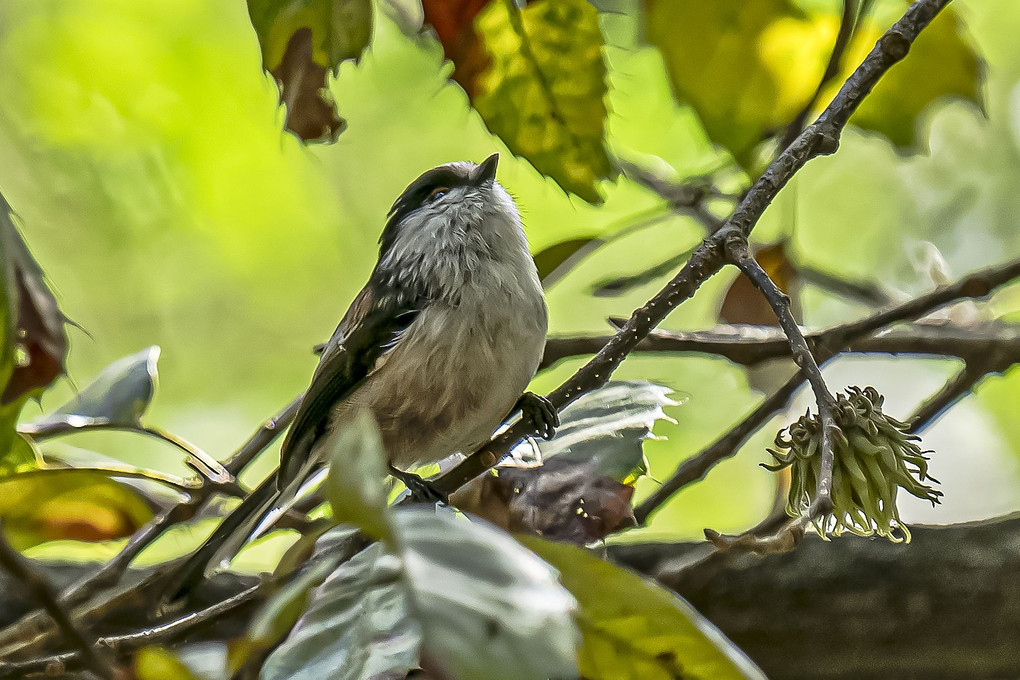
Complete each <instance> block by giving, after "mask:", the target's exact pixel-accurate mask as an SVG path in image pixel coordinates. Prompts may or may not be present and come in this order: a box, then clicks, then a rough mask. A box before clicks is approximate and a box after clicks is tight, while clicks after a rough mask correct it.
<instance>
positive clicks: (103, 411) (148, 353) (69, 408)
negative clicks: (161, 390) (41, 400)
mask: <svg viewBox="0 0 1020 680" xmlns="http://www.w3.org/2000/svg"><path fill="white" fill-rule="evenodd" d="M159 352H160V349H159V347H158V346H156V345H153V346H152V347H149V348H147V349H143V350H142V351H141V352H137V353H135V354H131V355H129V356H126V357H123V358H121V359H118V360H117V361H114V362H113V363H112V364H110V365H109V366H107V367H106V368H104V369H103V370H102V371H101V372H100V373H99V375H98V376H96V379H95V380H93V381H92V383H91V384H89V386H88V387H86V388H85V389H83V390H82V391H81V392H79V393H78V394H77V395H75V397H74V399H72V400H71V401H69V402H68V403H66V404H64V405H63V406H61V407H60V408H58V409H57V410H56V411H54V412H53V413H51V414H49V415H47V416H43V417H42V418H39V419H38V420H34V421H32V422H31V423H26V424H23V425H21V426H20V428H19V430H20V431H21V432H23V433H24V434H27V435H29V436H31V437H32V438H34V439H45V438H48V437H54V436H57V435H60V434H64V433H66V432H69V431H71V430H75V429H78V428H83V427H94V426H96V425H110V426H114V427H118V426H120V427H137V426H140V425H141V420H142V416H143V415H145V412H146V410H148V408H149V404H150V403H151V402H152V397H153V395H154V394H155V391H156V379H157V375H158V372H157V368H156V362H157V361H158V360H159Z"/></svg>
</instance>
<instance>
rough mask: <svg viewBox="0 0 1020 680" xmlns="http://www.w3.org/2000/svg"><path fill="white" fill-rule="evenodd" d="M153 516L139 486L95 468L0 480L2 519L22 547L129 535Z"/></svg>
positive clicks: (9, 534)
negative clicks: (56, 541)
mask: <svg viewBox="0 0 1020 680" xmlns="http://www.w3.org/2000/svg"><path fill="white" fill-rule="evenodd" d="M152 515H153V512H152V507H151V506H150V505H149V503H148V502H147V501H146V500H145V499H144V498H143V497H142V496H141V494H140V493H139V492H138V491H137V490H135V489H133V488H131V487H129V486H126V485H124V484H121V483H119V482H116V481H114V480H112V479H110V478H108V477H107V476H105V475H104V474H102V473H99V472H95V471H93V470H84V469H80V470H76V469H72V468H64V469H42V470H31V471H29V472H23V473H20V474H15V475H13V476H11V477H7V478H5V479H2V480H0V518H2V520H3V523H4V529H5V530H6V532H7V538H8V540H10V542H11V544H12V545H14V547H15V548H17V549H19V550H25V549H26V548H30V547H32V546H34V545H37V544H39V543H42V542H44V541H51V540H56V539H76V540H82V541H102V540H108V539H113V538H122V537H124V536H130V535H131V534H133V533H134V532H135V531H137V530H138V528H139V527H141V526H142V525H143V524H145V523H146V522H148V521H149V520H150V519H152Z"/></svg>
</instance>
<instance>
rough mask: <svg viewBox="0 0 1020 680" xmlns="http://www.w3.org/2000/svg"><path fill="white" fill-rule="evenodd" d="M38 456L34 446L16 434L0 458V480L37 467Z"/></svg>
mask: <svg viewBox="0 0 1020 680" xmlns="http://www.w3.org/2000/svg"><path fill="white" fill-rule="evenodd" d="M39 460H40V454H39V452H38V451H37V450H36V448H35V445H34V444H33V443H32V442H31V441H29V440H27V439H25V438H24V437H23V436H21V435H20V434H18V433H15V434H14V436H13V437H12V438H11V446H10V449H8V452H7V454H6V455H5V456H3V457H0V478H3V477H6V476H8V475H11V474H14V473H15V472H20V471H24V470H29V469H32V468H35V467H37V466H38V463H39Z"/></svg>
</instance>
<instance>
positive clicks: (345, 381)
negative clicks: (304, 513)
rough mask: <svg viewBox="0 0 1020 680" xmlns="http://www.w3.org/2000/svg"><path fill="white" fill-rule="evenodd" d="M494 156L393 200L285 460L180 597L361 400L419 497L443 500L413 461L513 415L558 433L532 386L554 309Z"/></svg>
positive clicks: (418, 183) (217, 536)
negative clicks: (369, 265)
mask: <svg viewBox="0 0 1020 680" xmlns="http://www.w3.org/2000/svg"><path fill="white" fill-rule="evenodd" d="M498 161H499V155H498V154H493V155H491V156H489V157H488V158H486V159H485V160H484V161H482V162H481V163H478V164H475V163H472V162H469V161H457V162H453V163H447V164H445V165H440V166H438V167H435V168H432V169H431V170H428V171H426V172H425V173H423V174H422V175H421V176H419V177H418V178H417V179H415V180H414V181H413V182H411V184H409V185H408V186H407V188H406V189H405V190H404V191H403V193H401V194H400V196H398V197H397V199H396V201H395V202H394V203H393V206H392V207H391V208H390V210H389V212H388V214H387V220H386V223H385V226H384V227H383V229H382V234H381V236H380V238H379V254H378V259H377V261H376V264H375V267H374V268H373V269H372V272H371V274H370V275H369V277H368V282H367V283H366V284H365V286H364V287H363V288H362V289H361V292H359V293H358V295H357V296H356V297H355V298H354V301H353V302H352V303H351V305H350V307H349V308H348V309H347V312H346V313H345V314H344V315H343V317H342V318H341V321H340V323H339V325H338V326H337V327H336V330H335V331H334V333H333V335H332V337H330V339H329V341H328V342H326V343H325V344H324V345H322V346H321V347H320V357H319V363H318V366H317V367H316V369H315V371H314V373H313V374H312V378H311V382H310V384H309V386H308V388H307V390H306V391H305V393H304V396H303V398H302V400H301V403H300V405H299V407H298V411H297V414H296V415H295V418H294V420H293V422H292V424H291V425H290V427H289V429H288V430H287V433H286V435H285V438H284V442H283V445H282V447H281V456H280V468H279V470H278V471H277V473H276V474H274V475H271V476H270V477H269V478H267V479H266V480H265V481H263V482H262V483H261V484H260V485H259V486H257V487H256V488H255V489H254V490H252V491H251V492H250V494H249V495H248V496H247V497H246V498H245V499H244V500H243V501H242V503H241V504H240V505H239V506H238V507H237V508H235V509H234V510H233V511H232V512H231V513H230V514H228V515H227V516H226V517H225V518H224V520H223V522H222V523H221V524H220V525H219V527H217V529H216V531H215V532H214V533H213V535H212V536H211V537H210V538H209V539H207V541H206V542H205V543H204V544H203V545H202V546H201V547H200V548H199V549H198V551H196V552H195V553H193V554H192V556H191V557H190V558H189V559H188V560H187V563H186V564H185V565H184V566H183V567H182V568H181V569H180V570H179V571H178V574H177V576H176V578H175V579H174V580H173V582H172V584H170V585H169V586H168V589H167V591H166V592H167V593H168V594H170V595H171V597H172V598H176V597H178V596H180V595H181V594H182V593H183V592H185V591H186V590H187V589H188V587H189V585H190V584H192V583H193V582H194V580H195V579H196V578H197V577H198V576H199V575H200V574H201V573H203V572H205V571H207V568H208V567H210V565H212V566H214V567H215V565H221V564H223V563H225V562H226V560H229V558H230V557H231V556H232V555H233V554H234V553H236V551H237V550H238V549H239V548H240V547H241V545H243V544H244V543H245V542H246V541H247V540H249V539H250V537H251V536H252V535H253V533H258V532H260V531H261V530H262V529H264V528H266V527H267V525H270V524H271V523H272V522H273V521H275V519H274V513H275V517H276V518H278V517H279V516H280V514H281V513H282V511H283V509H285V508H286V507H287V502H288V500H290V501H292V500H293V499H294V498H295V497H296V496H297V494H298V493H299V490H300V488H301V485H302V484H304V483H305V481H306V480H307V479H309V478H310V477H312V476H313V475H314V473H316V472H317V471H319V470H321V469H322V468H323V466H324V465H325V462H326V458H327V457H328V452H329V451H330V450H331V443H332V442H334V441H335V439H334V438H335V437H338V436H340V433H341V432H342V431H343V428H344V426H345V425H346V424H347V423H349V422H350V421H351V420H352V419H353V418H354V417H355V416H356V414H358V413H359V412H361V411H367V412H368V413H369V414H370V415H371V416H372V417H373V418H374V420H375V422H376V424H377V425H378V429H379V434H380V439H381V441H382V445H383V450H384V451H385V452H386V456H387V462H388V464H389V470H390V474H391V475H393V476H394V477H396V478H398V479H400V480H401V481H402V482H403V483H404V484H405V485H406V486H407V488H408V490H409V491H410V493H411V497H412V499H414V500H418V501H432V502H435V501H445V500H446V499H445V498H444V497H443V496H442V495H441V494H439V493H438V492H436V491H435V490H434V489H433V488H432V487H431V485H429V483H428V482H427V481H425V480H422V479H421V478H420V477H419V476H418V475H416V474H414V473H413V472H410V471H409V469H410V468H413V467H415V466H418V465H421V464H424V463H430V462H435V461H438V460H441V459H443V458H446V457H448V456H450V455H451V454H454V453H457V452H461V453H464V454H469V453H471V452H473V451H474V450H476V449H477V448H478V447H480V446H481V445H483V444H484V443H485V442H486V441H488V440H489V438H490V437H491V436H492V434H493V433H494V431H495V430H496V429H497V428H498V427H499V426H500V425H501V424H502V423H504V422H506V421H507V420H508V419H509V418H510V416H512V415H514V414H515V413H517V412H520V414H521V417H522V418H526V419H528V421H529V422H530V424H532V425H533V428H534V430H535V431H536V432H537V433H538V434H539V435H540V436H542V437H544V438H546V439H549V438H552V437H553V436H554V434H555V428H556V427H557V426H558V425H559V416H558V415H557V411H556V409H555V408H554V407H553V405H552V404H551V403H549V401H548V400H546V399H545V398H544V397H540V396H538V395H535V394H533V393H531V392H526V391H525V389H526V388H527V386H528V384H529V383H530V382H531V380H532V378H533V377H534V375H535V373H536V371H537V370H538V366H539V363H540V361H541V358H542V354H543V351H544V348H545V336H546V331H547V328H548V310H547V307H546V301H545V295H544V293H543V290H542V284H541V281H540V280H539V276H538V270H537V268H536V266H535V261H534V259H533V258H532V256H531V252H530V249H529V246H528V240H527V237H526V235H525V232H524V228H523V225H522V222H521V215H520V211H519V210H518V208H517V204H516V203H515V201H514V199H513V198H512V197H511V196H510V194H509V193H508V192H507V190H506V189H505V188H504V187H503V186H502V185H500V184H499V182H497V181H496V168H497V164H498ZM343 473H344V471H342V470H341V471H332V474H343ZM274 479H275V483H274Z"/></svg>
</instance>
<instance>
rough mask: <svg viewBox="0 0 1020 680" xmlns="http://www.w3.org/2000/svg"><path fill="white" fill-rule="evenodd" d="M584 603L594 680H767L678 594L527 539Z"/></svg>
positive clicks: (575, 552) (581, 615)
mask: <svg viewBox="0 0 1020 680" xmlns="http://www.w3.org/2000/svg"><path fill="white" fill-rule="evenodd" d="M520 541H521V542H522V543H523V544H524V545H525V546H527V547H528V548H530V549H531V550H533V551H535V552H536V553H537V554H538V555H539V556H540V557H541V558H542V559H543V560H545V561H546V562H548V563H549V564H551V565H552V566H553V567H555V568H556V569H557V570H558V571H559V572H560V581H561V582H562V583H563V585H565V586H566V588H567V590H569V591H570V592H571V593H572V594H573V595H574V597H576V598H577V601H578V604H579V610H578V614H577V619H578V624H579V625H580V627H581V631H582V633H583V635H584V642H583V644H582V647H581V651H580V655H579V658H580V662H579V663H580V669H579V670H580V674H581V675H582V676H583V677H585V678H588V679H589V680H671V679H674V678H676V679H680V678H712V680H729V679H730V678H734V679H736V678H754V679H755V680H757V679H758V678H761V679H762V680H764V678H765V675H764V673H762V672H761V671H760V670H759V669H758V668H757V667H755V665H754V664H753V663H752V662H751V661H750V660H749V659H748V658H747V657H746V656H745V655H744V653H743V652H741V651H740V650H739V649H737V647H736V646H735V645H733V643H732V642H730V641H729V640H727V639H726V638H725V637H724V636H723V634H722V633H720V632H719V631H718V630H717V629H716V628H715V627H714V626H713V625H712V624H711V623H709V622H708V621H707V620H705V618H704V617H702V616H701V614H699V613H698V612H697V611H696V610H695V609H694V608H693V607H691V606H690V605H689V604H687V602H685V601H684V600H683V599H682V598H680V597H679V596H678V595H676V594H675V593H671V592H669V591H667V590H665V589H664V588H662V587H661V586H658V585H656V584H655V583H653V582H651V581H649V580H647V579H645V578H643V577H641V576H638V575H637V574H634V573H632V572H629V571H627V570H625V569H623V568H621V567H618V566H616V565H613V564H610V563H608V562H605V561H603V560H600V559H598V558H597V557H595V556H593V555H592V554H591V553H589V552H587V551H585V550H583V549H581V548H575V547H573V546H569V545H563V544H560V543H553V542H551V541H544V540H542V539H539V538H533V537H521V538H520Z"/></svg>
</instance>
